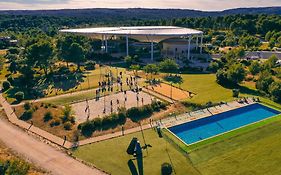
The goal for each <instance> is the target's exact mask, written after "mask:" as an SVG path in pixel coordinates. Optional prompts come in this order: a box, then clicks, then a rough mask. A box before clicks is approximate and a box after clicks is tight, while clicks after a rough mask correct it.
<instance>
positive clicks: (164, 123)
mask: <svg viewBox="0 0 281 175" xmlns="http://www.w3.org/2000/svg"><path fill="white" fill-rule="evenodd" d="M247 101H248V103H238V102H237V101H232V102H229V103H226V104H222V105H217V106H213V107H210V108H205V109H202V110H197V111H192V112H187V113H184V114H181V115H177V116H174V117H169V118H166V119H163V120H160V124H161V127H162V128H170V127H172V126H177V125H181V124H183V123H186V122H190V121H193V120H198V119H201V118H205V117H210V116H212V115H216V114H219V113H222V112H226V111H230V110H233V109H237V108H241V107H244V106H248V105H251V104H254V103H257V102H254V101H253V100H252V99H250V98H249V99H247Z"/></svg>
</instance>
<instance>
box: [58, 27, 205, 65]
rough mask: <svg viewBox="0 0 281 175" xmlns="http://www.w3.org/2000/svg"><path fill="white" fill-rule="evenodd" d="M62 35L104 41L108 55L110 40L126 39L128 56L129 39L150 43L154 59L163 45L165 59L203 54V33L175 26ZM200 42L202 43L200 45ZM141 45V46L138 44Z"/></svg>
mask: <svg viewBox="0 0 281 175" xmlns="http://www.w3.org/2000/svg"><path fill="white" fill-rule="evenodd" d="M60 32H61V33H71V34H77V35H84V36H87V37H90V38H95V39H100V40H102V49H103V50H104V51H105V52H106V53H108V52H109V51H108V40H112V39H116V38H118V37H119V38H124V39H125V40H126V55H129V54H130V50H129V44H130V42H129V38H130V39H133V40H135V41H139V42H143V43H150V58H151V60H153V59H154V45H155V44H156V43H157V44H159V43H161V45H162V48H161V54H162V56H165V57H173V58H187V59H190V58H191V51H192V50H194V49H198V53H202V46H203V43H202V42H203V32H202V31H199V30H194V29H189V28H183V27H175V26H141V27H139V26H135V27H99V28H81V29H64V30H60ZM199 40H200V43H199ZM138 45H139V44H138Z"/></svg>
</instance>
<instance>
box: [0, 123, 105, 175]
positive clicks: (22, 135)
mask: <svg viewBox="0 0 281 175" xmlns="http://www.w3.org/2000/svg"><path fill="white" fill-rule="evenodd" d="M0 140H2V141H3V143H5V145H6V146H7V147H9V148H11V149H12V150H14V151H16V152H18V153H19V154H21V155H23V156H24V157H26V158H27V159H28V160H30V161H31V162H33V163H35V165H38V166H39V167H41V168H43V169H45V170H47V171H48V172H50V173H51V174H55V175H78V174H83V175H103V174H105V173H104V172H102V171H100V170H98V169H94V168H91V167H88V166H86V165H85V164H83V163H81V162H79V161H77V160H75V159H73V158H71V157H70V156H68V155H67V154H65V153H63V152H61V151H59V150H57V149H55V148H54V147H52V146H50V145H47V144H45V143H43V142H41V141H39V140H37V139H35V138H34V137H32V136H30V135H28V134H27V133H26V132H24V131H23V130H21V129H19V128H17V127H16V126H14V125H12V124H11V123H9V122H8V121H5V120H3V119H0Z"/></svg>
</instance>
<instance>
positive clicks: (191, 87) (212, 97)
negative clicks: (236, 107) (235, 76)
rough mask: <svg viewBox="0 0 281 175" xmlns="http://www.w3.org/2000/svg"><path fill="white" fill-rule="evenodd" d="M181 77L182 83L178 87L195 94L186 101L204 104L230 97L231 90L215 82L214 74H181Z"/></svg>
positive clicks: (229, 98) (227, 99)
mask: <svg viewBox="0 0 281 175" xmlns="http://www.w3.org/2000/svg"><path fill="white" fill-rule="evenodd" d="M182 78H183V83H182V84H181V86H180V87H181V88H182V89H184V90H188V91H191V92H193V93H195V94H197V95H195V96H194V97H193V98H192V99H187V101H190V102H193V103H200V104H205V103H207V102H209V101H212V102H220V101H229V100H231V99H232V91H231V90H230V89H226V88H224V87H222V86H220V85H219V84H217V83H216V75H215V74H183V75H182ZM177 86H178V85H177Z"/></svg>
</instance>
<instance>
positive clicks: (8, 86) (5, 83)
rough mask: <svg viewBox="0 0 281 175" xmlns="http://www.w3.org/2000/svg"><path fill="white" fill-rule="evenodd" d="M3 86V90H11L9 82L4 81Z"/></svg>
mask: <svg viewBox="0 0 281 175" xmlns="http://www.w3.org/2000/svg"><path fill="white" fill-rule="evenodd" d="M2 86H3V90H4V91H6V90H8V89H10V87H11V83H10V82H9V81H4V82H3V83H2Z"/></svg>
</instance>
